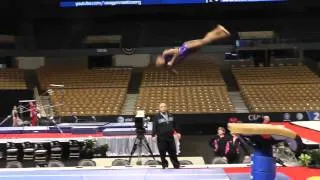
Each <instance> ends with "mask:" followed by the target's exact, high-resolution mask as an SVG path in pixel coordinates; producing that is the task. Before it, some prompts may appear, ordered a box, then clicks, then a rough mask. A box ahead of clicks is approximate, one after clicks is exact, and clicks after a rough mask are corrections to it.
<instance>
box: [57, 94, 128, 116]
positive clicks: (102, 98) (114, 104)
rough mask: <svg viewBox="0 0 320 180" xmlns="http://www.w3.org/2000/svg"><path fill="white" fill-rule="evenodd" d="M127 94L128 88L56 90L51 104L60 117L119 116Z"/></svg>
mask: <svg viewBox="0 0 320 180" xmlns="http://www.w3.org/2000/svg"><path fill="white" fill-rule="evenodd" d="M126 94H127V89H126V88H88V89H84V88H81V89H65V90H64V91H62V90H54V93H53V94H52V95H51V102H52V103H53V105H54V106H56V107H55V110H56V113H57V114H58V115H60V116H72V115H78V116H89V115H117V114H120V111H121V108H122V105H123V102H124V100H125V97H126Z"/></svg>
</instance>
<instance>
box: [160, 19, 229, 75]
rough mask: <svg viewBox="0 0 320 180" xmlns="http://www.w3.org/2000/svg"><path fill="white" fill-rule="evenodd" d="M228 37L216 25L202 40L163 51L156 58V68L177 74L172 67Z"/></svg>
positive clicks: (226, 32) (227, 34) (224, 31)
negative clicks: (166, 69)
mask: <svg viewBox="0 0 320 180" xmlns="http://www.w3.org/2000/svg"><path fill="white" fill-rule="evenodd" d="M229 36H230V32H229V31H228V30H227V29H226V28H224V27H223V26H222V25H217V26H216V27H215V28H214V29H213V30H212V31H210V32H208V33H207V34H206V35H205V36H204V37H203V38H202V39H196V40H191V41H187V42H184V43H183V45H182V46H181V47H177V48H172V49H167V50H164V51H163V52H162V54H161V55H158V56H157V58H156V67H167V68H169V69H171V70H172V72H174V73H175V74H177V71H176V70H175V69H173V67H174V65H176V64H177V63H179V62H181V61H182V60H183V59H185V58H186V57H187V56H189V55H190V54H192V53H195V52H197V51H198V50H199V49H200V48H201V47H203V46H205V45H207V44H210V43H212V42H214V41H217V40H220V39H224V38H227V37H229Z"/></svg>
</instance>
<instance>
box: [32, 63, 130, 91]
mask: <svg viewBox="0 0 320 180" xmlns="http://www.w3.org/2000/svg"><path fill="white" fill-rule="evenodd" d="M37 74H38V80H39V82H40V86H41V89H43V90H45V89H48V88H49V85H50V84H63V85H64V86H65V88H96V87H99V88H101V87H127V86H128V83H129V80H130V76H131V68H108V69H96V70H88V69H80V68H72V69H63V68H62V69H61V68H59V69H57V68H40V69H38V70H37Z"/></svg>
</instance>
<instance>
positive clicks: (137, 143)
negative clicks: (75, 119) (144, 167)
mask: <svg viewBox="0 0 320 180" xmlns="http://www.w3.org/2000/svg"><path fill="white" fill-rule="evenodd" d="M144 134H145V129H141V130H137V137H136V139H135V140H134V144H133V147H132V150H131V153H130V157H129V165H130V163H131V158H132V156H133V154H134V153H135V151H136V150H137V148H139V149H138V150H139V152H138V159H140V157H141V153H142V147H144V148H146V150H147V151H149V153H150V154H151V156H152V158H153V159H154V160H155V158H154V155H153V153H152V150H151V148H150V145H149V143H148V141H147V139H146V137H145V135H144Z"/></svg>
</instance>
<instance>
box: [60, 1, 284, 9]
mask: <svg viewBox="0 0 320 180" xmlns="http://www.w3.org/2000/svg"><path fill="white" fill-rule="evenodd" d="M282 1H287V0H104V1H99V0H85V1H84V0H66V1H60V7H62V8H71V7H72V8H74V7H104V6H118V5H135V6H137V5H138V6H140V5H168V4H169V5H170V4H204V3H252V2H282Z"/></svg>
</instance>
